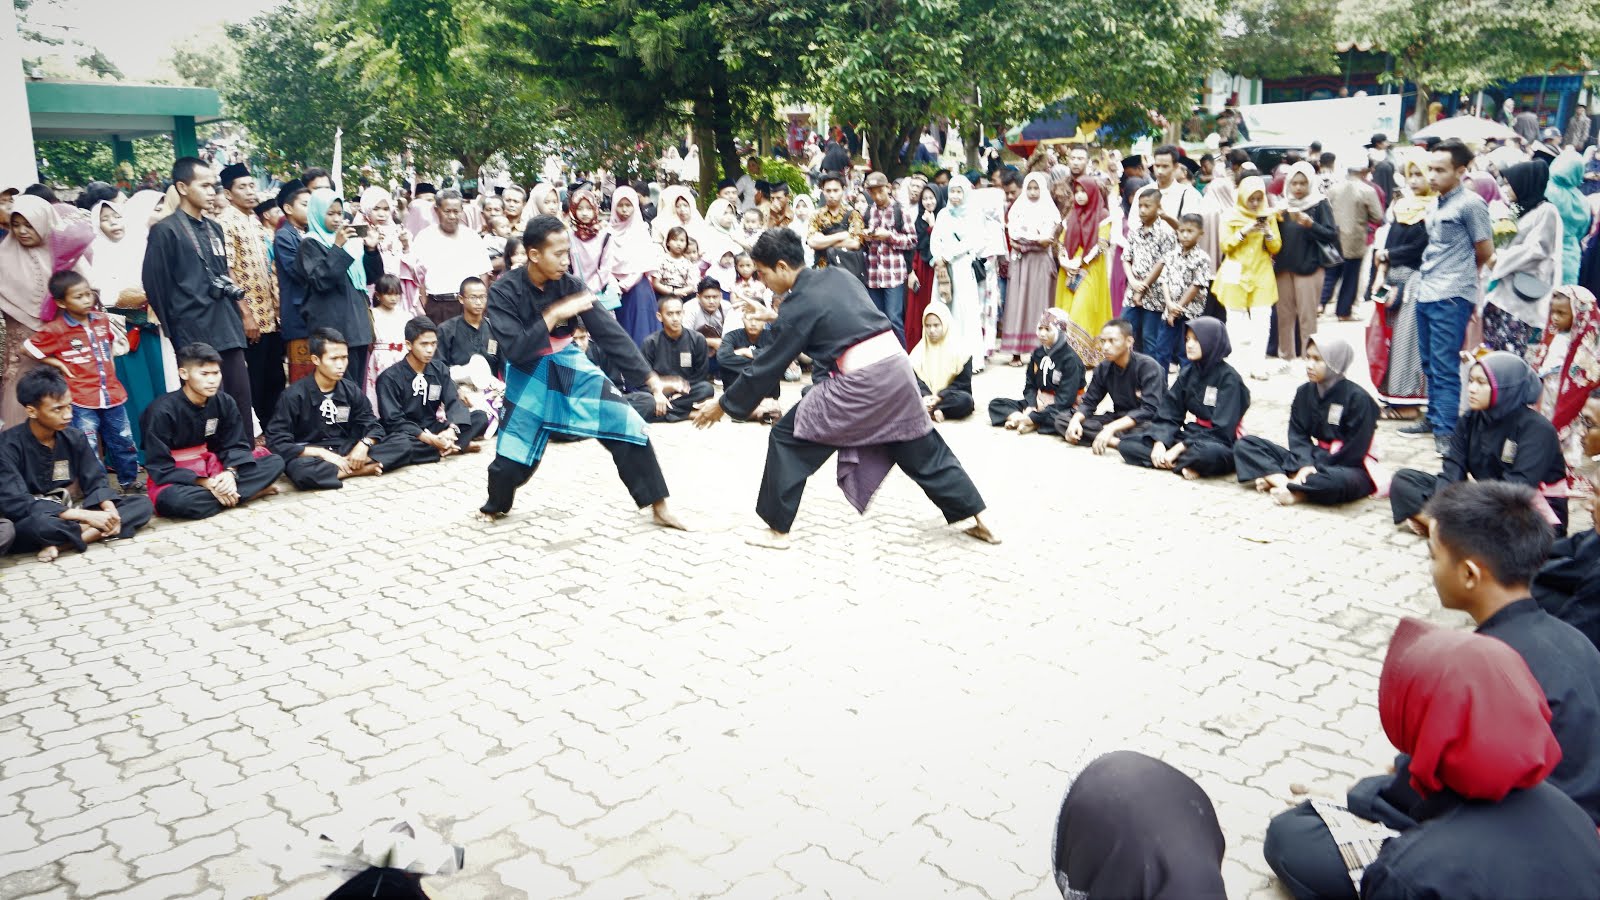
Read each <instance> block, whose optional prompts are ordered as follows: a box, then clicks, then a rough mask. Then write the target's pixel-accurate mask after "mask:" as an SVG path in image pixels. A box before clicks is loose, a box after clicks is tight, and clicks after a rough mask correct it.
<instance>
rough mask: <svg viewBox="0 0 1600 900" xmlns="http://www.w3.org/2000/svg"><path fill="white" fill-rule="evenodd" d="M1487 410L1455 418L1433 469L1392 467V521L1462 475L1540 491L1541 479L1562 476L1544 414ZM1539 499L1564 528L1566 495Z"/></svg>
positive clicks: (1551, 480) (1557, 443) (1413, 512)
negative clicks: (1440, 463) (1441, 461)
mask: <svg viewBox="0 0 1600 900" xmlns="http://www.w3.org/2000/svg"><path fill="white" fill-rule="evenodd" d="M1490 412H1492V410H1485V411H1483V412H1471V411H1469V412H1466V413H1464V414H1462V416H1461V418H1460V419H1458V420H1456V430H1455V432H1454V433H1452V434H1451V435H1450V449H1449V451H1448V452H1446V453H1445V455H1444V465H1443V468H1442V469H1441V470H1440V472H1439V474H1437V475H1433V474H1430V473H1428V472H1423V471H1421V470H1419V469H1401V470H1400V471H1398V472H1396V473H1394V481H1393V482H1392V483H1391V485H1390V487H1389V508H1390V510H1391V511H1392V512H1393V513H1394V521H1395V524H1396V525H1398V524H1400V523H1401V522H1404V521H1405V520H1407V519H1409V518H1411V517H1412V516H1415V515H1418V514H1420V513H1421V512H1422V510H1423V509H1424V508H1425V507H1426V506H1427V505H1428V501H1429V500H1431V499H1433V495H1434V494H1435V493H1437V492H1438V491H1439V489H1440V488H1442V487H1444V486H1445V485H1447V484H1455V483H1456V482H1458V481H1466V480H1467V478H1468V476H1471V477H1472V478H1473V479H1474V480H1476V481H1509V482H1511V483H1513V484H1524V485H1527V486H1528V487H1530V488H1533V490H1534V492H1535V493H1540V488H1541V486H1542V485H1546V484H1556V483H1558V482H1561V481H1562V480H1563V479H1565V478H1566V477H1567V463H1566V460H1565V459H1564V458H1563V457H1562V456H1561V439H1560V438H1558V437H1557V436H1556V428H1555V426H1554V425H1552V424H1550V420H1549V419H1546V418H1545V417H1544V415H1543V414H1541V413H1539V412H1538V411H1537V410H1533V409H1530V408H1528V407H1526V406H1522V407H1517V408H1515V409H1510V410H1507V411H1505V412H1504V413H1503V414H1501V415H1498V416H1496V417H1495V418H1490V416H1489V413H1490ZM1545 502H1547V503H1549V504H1550V509H1551V510H1552V511H1553V512H1554V513H1555V514H1556V517H1557V518H1559V519H1560V520H1561V524H1560V526H1559V527H1558V528H1557V533H1558V534H1565V533H1566V527H1567V525H1566V523H1567V500H1566V498H1565V497H1548V498H1546V501H1545Z"/></svg>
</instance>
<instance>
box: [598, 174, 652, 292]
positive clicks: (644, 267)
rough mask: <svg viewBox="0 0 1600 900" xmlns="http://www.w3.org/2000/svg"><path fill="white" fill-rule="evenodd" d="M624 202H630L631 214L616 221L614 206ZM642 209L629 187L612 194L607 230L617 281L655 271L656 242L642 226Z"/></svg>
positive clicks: (643, 225)
mask: <svg viewBox="0 0 1600 900" xmlns="http://www.w3.org/2000/svg"><path fill="white" fill-rule="evenodd" d="M623 200H631V201H633V215H632V216H629V217H628V219H627V220H626V221H623V220H622V219H619V218H617V204H619V203H621V202H622V201H623ZM641 208H642V207H641V204H640V203H639V192H638V191H635V190H634V189H633V188H631V187H627V186H623V187H619V188H617V190H616V192H615V193H613V194H612V195H611V221H610V222H609V223H607V228H608V229H609V230H610V232H611V246H612V248H613V249H612V267H611V271H612V272H613V273H615V274H616V276H617V277H618V278H625V277H627V276H629V275H639V274H642V273H645V272H651V271H654V270H655V267H656V259H657V258H658V257H659V255H660V254H659V252H658V248H657V247H656V243H655V241H654V240H652V239H651V238H650V228H649V226H648V225H646V224H645V223H644V216H643V215H642V214H641V212H640V209H641Z"/></svg>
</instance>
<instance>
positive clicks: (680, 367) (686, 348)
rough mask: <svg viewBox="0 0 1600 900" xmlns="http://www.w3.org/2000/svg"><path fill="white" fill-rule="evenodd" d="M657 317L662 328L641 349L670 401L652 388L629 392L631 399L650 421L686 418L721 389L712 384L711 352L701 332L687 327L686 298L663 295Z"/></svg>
mask: <svg viewBox="0 0 1600 900" xmlns="http://www.w3.org/2000/svg"><path fill="white" fill-rule="evenodd" d="M656 318H657V319H659V320H661V330H660V331H657V332H654V333H653V334H651V335H650V336H649V337H647V338H645V339H644V343H643V344H642V345H640V347H639V352H640V353H641V354H642V355H643V356H644V359H645V362H648V363H649V364H650V370H651V371H652V372H655V373H656V375H657V376H659V377H660V379H661V386H662V387H663V388H664V389H665V394H666V398H667V402H666V403H662V402H661V401H660V400H659V399H658V398H657V397H656V395H654V394H651V393H649V392H648V391H638V392H636V393H630V394H628V402H629V403H631V404H633V408H634V409H636V410H638V411H639V415H641V416H643V417H644V420H645V421H646V422H682V421H684V420H686V419H688V418H689V415H690V413H693V412H694V408H695V407H696V406H698V405H699V404H700V403H702V402H703V401H706V400H710V399H711V396H712V395H713V394H715V393H716V392H717V391H716V388H714V387H712V386H711V369H710V363H709V360H710V358H711V353H710V350H709V349H707V347H706V339H705V338H704V337H702V336H701V335H700V333H699V332H696V331H690V330H689V329H687V328H684V327H683V301H682V300H679V299H678V298H677V297H671V296H663V297H662V298H661V300H660V301H659V302H658V303H657V304H656ZM628 387H629V388H630V389H632V388H634V387H636V386H635V385H629V386H628Z"/></svg>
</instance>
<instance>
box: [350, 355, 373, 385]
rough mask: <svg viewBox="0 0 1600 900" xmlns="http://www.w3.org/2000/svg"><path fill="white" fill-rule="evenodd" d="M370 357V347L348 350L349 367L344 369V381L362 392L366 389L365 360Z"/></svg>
mask: <svg viewBox="0 0 1600 900" xmlns="http://www.w3.org/2000/svg"><path fill="white" fill-rule="evenodd" d="M371 355H372V345H371V344H366V345H363V346H360V347H351V348H350V365H348V366H346V367H345V370H344V380H345V381H348V382H350V383H351V384H353V385H355V386H356V387H358V388H361V389H362V390H366V388H367V358H368V357H369V356H371Z"/></svg>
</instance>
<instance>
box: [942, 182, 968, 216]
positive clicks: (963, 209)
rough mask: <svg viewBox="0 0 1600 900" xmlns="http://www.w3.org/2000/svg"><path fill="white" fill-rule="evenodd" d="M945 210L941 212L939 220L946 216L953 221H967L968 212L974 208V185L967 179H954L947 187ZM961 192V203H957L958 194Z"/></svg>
mask: <svg viewBox="0 0 1600 900" xmlns="http://www.w3.org/2000/svg"><path fill="white" fill-rule="evenodd" d="M944 190H945V197H944V199H945V208H944V209H943V210H941V211H940V212H939V218H941V219H942V218H944V217H945V216H946V215H948V216H950V218H952V219H965V218H966V217H967V210H968V208H969V207H971V206H972V184H971V182H969V181H967V180H966V179H965V178H952V179H950V183H949V184H947V185H945V188H944ZM957 191H960V192H961V202H960V203H957V202H956V196H955V195H956V192H957Z"/></svg>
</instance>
